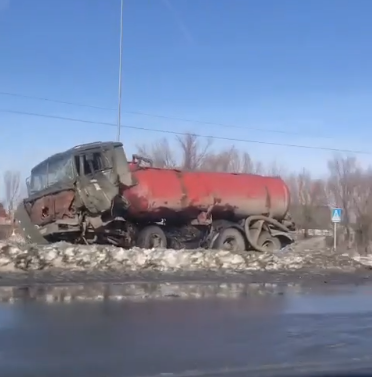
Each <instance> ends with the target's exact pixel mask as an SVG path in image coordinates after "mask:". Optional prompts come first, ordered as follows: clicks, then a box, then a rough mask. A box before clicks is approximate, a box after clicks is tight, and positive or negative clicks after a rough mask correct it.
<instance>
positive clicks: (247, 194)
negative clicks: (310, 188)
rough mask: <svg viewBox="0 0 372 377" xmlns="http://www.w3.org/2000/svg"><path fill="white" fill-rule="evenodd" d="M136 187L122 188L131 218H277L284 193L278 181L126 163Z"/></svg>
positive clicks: (285, 205) (285, 204)
mask: <svg viewBox="0 0 372 377" xmlns="http://www.w3.org/2000/svg"><path fill="white" fill-rule="evenodd" d="M131 171H132V174H133V178H134V179H135V181H136V183H137V184H136V185H135V186H132V187H130V188H126V189H123V191H122V195H123V196H124V197H125V198H126V199H127V200H128V202H129V203H130V207H129V213H130V214H131V215H132V216H133V217H135V218H148V219H151V220H154V219H158V220H159V219H169V220H177V219H179V220H180V221H181V220H182V221H184V220H191V219H195V218H196V217H197V216H198V214H199V213H200V212H201V211H211V213H212V216H213V218H214V219H226V220H227V219H230V220H239V219H242V218H246V217H248V216H251V215H269V214H270V215H271V216H272V217H274V218H275V219H277V220H282V219H283V218H284V217H285V216H286V214H287V212H288V209H289V204H290V193H289V189H288V187H287V185H286V184H285V182H284V181H283V180H282V179H281V178H279V177H266V176H260V175H252V174H232V173H216V172H191V171H190V172H189V171H180V170H175V169H158V168H153V167H140V166H137V165H136V164H131Z"/></svg>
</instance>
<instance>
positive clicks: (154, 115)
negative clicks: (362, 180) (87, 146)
mask: <svg viewBox="0 0 372 377" xmlns="http://www.w3.org/2000/svg"><path fill="white" fill-rule="evenodd" d="M0 95H3V96H9V97H16V98H23V99H31V100H37V101H44V102H51V103H59V104H63V105H69V106H77V107H85V108H90V109H96V110H106V111H116V110H117V109H115V108H112V107H103V106H95V105H89V104H84V103H79V102H70V101H61V100H57V99H51V98H47V97H36V96H30V95H25V94H19V93H11V92H4V91H0ZM121 113H125V114H132V115H141V116H146V117H150V118H158V119H166V120H173V121H177V122H185V123H194V124H203V125H209V126H216V127H224V128H236V129H241V130H248V131H259V132H267V133H277V134H282V135H297V136H305V137H312V138H318V139H319V138H321V139H334V138H333V137H331V136H326V135H317V134H311V133H303V132H293V131H285V130H274V129H268V128H259V127H243V126H239V125H234V124H226V123H219V122H209V121H202V120H195V119H189V118H182V117H172V116H168V115H160V114H152V113H147V112H142V111H128V110H127V111H124V110H121Z"/></svg>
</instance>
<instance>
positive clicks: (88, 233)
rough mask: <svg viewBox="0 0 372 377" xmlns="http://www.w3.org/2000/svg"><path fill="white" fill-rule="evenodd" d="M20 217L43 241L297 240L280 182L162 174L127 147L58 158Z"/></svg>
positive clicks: (37, 175) (205, 243) (35, 173)
mask: <svg viewBox="0 0 372 377" xmlns="http://www.w3.org/2000/svg"><path fill="white" fill-rule="evenodd" d="M27 189H28V197H27V198H26V199H24V200H23V202H22V203H21V204H20V206H19V207H18V209H17V212H16V215H15V217H16V220H17V221H18V224H19V227H20V230H21V231H22V232H23V234H24V236H25V237H26V238H27V239H28V240H29V241H30V242H35V243H52V242H57V241H67V242H71V243H85V244H94V243H99V244H113V245H117V246H121V247H125V248H130V247H133V246H139V247H145V248H152V247H171V248H185V247H187V248H199V247H203V248H219V249H229V250H236V251H243V250H251V249H253V250H256V251H266V250H275V249H278V248H281V247H283V246H285V245H286V244H288V243H291V242H293V238H292V235H291V232H292V231H293V230H294V229H295V225H294V223H293V222H292V221H291V219H290V216H289V213H288V209H289V204H290V193H289V190H288V187H287V185H286V184H285V182H284V181H283V180H282V179H281V178H279V177H264V176H259V175H252V174H232V173H215V172H200V171H197V172H192V171H181V170H177V169H159V168H155V167H153V166H152V162H151V160H149V159H146V158H142V157H141V156H137V155H134V156H133V160H132V161H130V162H128V160H127V158H126V155H125V152H124V149H123V145H122V143H119V142H96V143H90V144H84V145H79V146H76V147H74V148H71V149H69V150H67V151H65V152H62V153H58V154H55V155H53V156H51V157H49V158H47V159H46V160H45V161H43V162H41V163H40V164H38V165H37V166H35V167H34V168H33V169H32V170H31V176H30V177H29V178H28V179H27Z"/></svg>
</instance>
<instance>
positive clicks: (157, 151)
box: [137, 138, 177, 168]
mask: <svg viewBox="0 0 372 377" xmlns="http://www.w3.org/2000/svg"><path fill="white" fill-rule="evenodd" d="M137 151H138V154H140V155H141V156H143V157H147V158H150V159H151V160H152V161H153V163H154V166H156V167H158V168H174V167H175V166H176V165H177V161H176V156H175V153H174V152H173V150H172V148H171V147H170V145H169V142H168V140H167V139H165V138H164V139H161V140H159V141H156V142H155V143H154V144H153V145H151V146H148V145H140V146H137Z"/></svg>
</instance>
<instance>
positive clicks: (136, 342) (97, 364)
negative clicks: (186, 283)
mask: <svg viewBox="0 0 372 377" xmlns="http://www.w3.org/2000/svg"><path fill="white" fill-rule="evenodd" d="M371 298H372V287H369V286H364V287H351V286H350V287H349V286H343V287H337V286H336V287H334V286H333V287H328V288H324V287H318V288H316V289H310V288H306V289H304V290H303V291H297V293H296V292H293V291H290V292H286V291H284V292H282V293H280V294H278V293H276V294H273V293H272V292H269V293H268V294H265V293H263V292H262V291H260V293H259V294H257V295H255V294H253V295H250V296H247V297H245V298H238V299H226V298H225V299H217V298H210V299H207V300H179V299H177V298H175V299H169V300H167V301H164V300H163V301H158V300H152V301H142V302H124V301H121V302H112V301H107V302H105V301H104V302H94V301H92V302H80V303H79V302H71V303H70V304H66V303H53V304H47V303H44V302H30V301H24V302H18V303H16V304H1V306H0V375H3V376H7V377H15V376H17V377H18V376H19V377H21V376H22V377H30V376H48V377H56V376H61V377H62V376H69V377H85V376H87V377H88V376H89V377H119V376H120V377H128V376H159V377H160V376H163V377H164V376H208V375H210V376H217V375H223V376H243V375H244V376H246V375H248V374H249V375H257V376H269V375H290V374H291V373H295V374H296V375H298V374H299V373H306V372H313V371H322V370H337V369H338V370H342V371H347V370H354V369H355V368H357V369H358V368H367V369H368V368H369V367H370V366H371V367H372V357H371V356H370V355H371V352H370V350H371V349H372V315H371V314H372V300H371ZM355 358H357V359H355ZM168 373H169V374H168Z"/></svg>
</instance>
